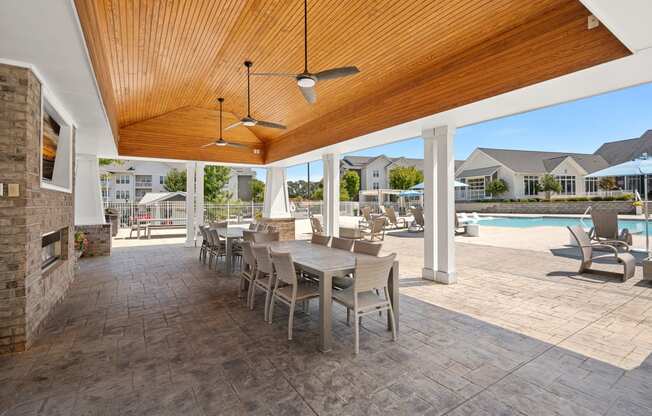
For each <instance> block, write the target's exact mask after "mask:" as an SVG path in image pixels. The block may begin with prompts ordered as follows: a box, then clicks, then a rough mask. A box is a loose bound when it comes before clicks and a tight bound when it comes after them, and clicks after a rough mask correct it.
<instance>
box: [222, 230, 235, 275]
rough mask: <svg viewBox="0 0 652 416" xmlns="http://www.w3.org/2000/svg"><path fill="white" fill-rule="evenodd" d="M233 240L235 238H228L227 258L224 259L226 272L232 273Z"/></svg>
mask: <svg viewBox="0 0 652 416" xmlns="http://www.w3.org/2000/svg"><path fill="white" fill-rule="evenodd" d="M232 241H233V239H231V238H228V237H227V239H226V259H225V260H224V264H225V267H226V274H227V275H230V274H231V271H232V270H231V246H232V244H231V243H232Z"/></svg>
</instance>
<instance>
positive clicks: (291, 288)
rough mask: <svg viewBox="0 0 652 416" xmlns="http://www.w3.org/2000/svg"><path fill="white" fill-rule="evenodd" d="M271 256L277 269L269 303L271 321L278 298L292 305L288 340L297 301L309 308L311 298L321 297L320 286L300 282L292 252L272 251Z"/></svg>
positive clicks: (270, 320) (290, 335) (290, 337)
mask: <svg viewBox="0 0 652 416" xmlns="http://www.w3.org/2000/svg"><path fill="white" fill-rule="evenodd" d="M271 257H272V263H273V264H274V270H275V271H276V283H275V284H274V291H273V292H272V299H271V302H270V305H269V323H270V324H271V323H272V319H273V318H274V304H275V303H276V301H277V300H279V301H281V302H283V303H285V304H286V305H288V306H289V307H290V314H289V316H288V340H292V326H293V321H294V308H295V306H296V304H297V302H303V303H304V307H305V308H308V307H309V302H310V299H315V298H319V288H318V287H317V286H316V285H314V284H312V283H310V282H308V281H302V282H299V279H298V278H297V272H296V269H295V268H294V261H293V260H292V254H290V253H275V252H272V253H271ZM281 284H285V286H281Z"/></svg>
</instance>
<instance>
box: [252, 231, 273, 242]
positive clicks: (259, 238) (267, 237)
mask: <svg viewBox="0 0 652 416" xmlns="http://www.w3.org/2000/svg"><path fill="white" fill-rule="evenodd" d="M253 236H254V243H257V244H258V243H271V242H272V241H279V238H280V233H279V232H278V231H276V232H255V233H254V234H253Z"/></svg>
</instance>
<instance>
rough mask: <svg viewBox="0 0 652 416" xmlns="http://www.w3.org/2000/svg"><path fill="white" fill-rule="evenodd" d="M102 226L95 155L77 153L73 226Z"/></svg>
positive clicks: (98, 175)
mask: <svg viewBox="0 0 652 416" xmlns="http://www.w3.org/2000/svg"><path fill="white" fill-rule="evenodd" d="M96 224H104V206H103V204H102V187H101V185H100V168H99V164H98V160H97V155H90V154H84V153H79V154H77V155H76V168H75V225H96Z"/></svg>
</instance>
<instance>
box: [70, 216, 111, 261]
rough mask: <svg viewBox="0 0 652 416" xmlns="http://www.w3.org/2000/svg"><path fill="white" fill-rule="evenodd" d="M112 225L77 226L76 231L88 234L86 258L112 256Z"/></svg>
mask: <svg viewBox="0 0 652 416" xmlns="http://www.w3.org/2000/svg"><path fill="white" fill-rule="evenodd" d="M111 229H112V225H111V223H108V224H99V225H77V226H76V227H75V230H76V231H81V232H83V233H84V234H86V239H87V240H88V248H87V249H86V251H85V252H84V257H94V256H110V255H111V242H112V240H111Z"/></svg>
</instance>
